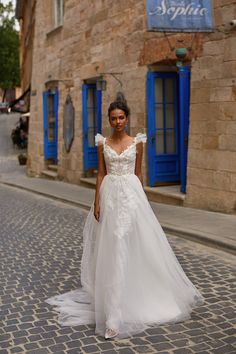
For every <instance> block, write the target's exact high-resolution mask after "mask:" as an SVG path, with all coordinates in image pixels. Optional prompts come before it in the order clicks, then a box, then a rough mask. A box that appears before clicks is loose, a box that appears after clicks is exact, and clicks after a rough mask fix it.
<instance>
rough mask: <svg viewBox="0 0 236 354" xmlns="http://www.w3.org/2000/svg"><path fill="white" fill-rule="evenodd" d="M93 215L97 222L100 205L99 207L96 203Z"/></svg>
mask: <svg viewBox="0 0 236 354" xmlns="http://www.w3.org/2000/svg"><path fill="white" fill-rule="evenodd" d="M93 215H94V217H95V219H96V220H97V221H99V218H100V205H99V203H98V202H95V203H94V211H93Z"/></svg>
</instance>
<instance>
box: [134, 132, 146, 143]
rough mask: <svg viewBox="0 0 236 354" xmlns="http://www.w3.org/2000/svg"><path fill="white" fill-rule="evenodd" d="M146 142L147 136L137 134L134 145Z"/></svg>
mask: <svg viewBox="0 0 236 354" xmlns="http://www.w3.org/2000/svg"><path fill="white" fill-rule="evenodd" d="M146 141H147V135H146V134H143V133H138V134H137V135H136V137H135V142H136V144H138V143H146Z"/></svg>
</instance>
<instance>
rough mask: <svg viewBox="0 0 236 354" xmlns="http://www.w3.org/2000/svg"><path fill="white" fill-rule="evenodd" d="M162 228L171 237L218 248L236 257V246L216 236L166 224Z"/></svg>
mask: <svg viewBox="0 0 236 354" xmlns="http://www.w3.org/2000/svg"><path fill="white" fill-rule="evenodd" d="M161 226H162V228H163V230H164V231H165V233H167V234H169V235H174V236H178V237H181V238H185V239H187V240H190V241H194V242H198V243H201V244H203V245H206V246H210V247H213V248H217V249H219V250H221V251H225V252H228V253H231V254H233V255H236V246H234V245H232V244H229V243H227V242H225V241H224V240H220V239H219V238H215V235H213V234H207V233H203V232H201V231H194V230H188V229H183V228H180V227H178V226H173V225H169V224H166V223H161Z"/></svg>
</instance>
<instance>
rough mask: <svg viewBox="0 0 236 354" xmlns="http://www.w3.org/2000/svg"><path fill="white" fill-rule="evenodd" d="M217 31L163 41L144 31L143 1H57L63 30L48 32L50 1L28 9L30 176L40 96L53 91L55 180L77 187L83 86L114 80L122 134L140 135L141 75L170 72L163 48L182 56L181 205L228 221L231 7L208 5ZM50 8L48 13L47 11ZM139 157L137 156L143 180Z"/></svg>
mask: <svg viewBox="0 0 236 354" xmlns="http://www.w3.org/2000/svg"><path fill="white" fill-rule="evenodd" d="M213 2H214V13H215V22H216V23H215V24H216V31H214V32H213V33H210V34H197V35H193V34H171V35H170V36H169V42H168V41H167V39H166V38H165V37H164V35H163V33H153V32H147V31H146V13H145V10H146V9H145V4H146V1H144V0H125V1H124V0H119V1H112V0H97V1H92V2H90V4H89V6H88V1H86V0H81V1H74V0H65V15H64V23H63V26H61V27H58V28H55V27H54V25H53V8H52V6H53V0H40V1H37V2H36V8H35V13H36V17H35V39H34V51H33V74H32V85H31V88H32V91H33V92H34V93H35V95H34V96H32V97H31V121H30V138H29V165H28V170H29V173H33V174H40V172H41V171H42V170H43V169H44V168H45V161H44V153H43V112H42V92H43V91H44V90H45V89H46V87H47V82H50V81H53V80H57V82H58V87H59V99H60V101H59V132H58V133H59V141H58V159H59V160H58V166H59V170H58V172H59V177H60V178H61V179H64V180H67V181H70V182H72V183H80V178H81V176H83V174H84V171H83V148H82V84H83V82H84V81H85V80H88V79H90V80H91V79H94V80H95V79H96V78H97V77H99V76H100V75H101V73H109V72H119V73H121V74H119V75H117V78H118V79H119V80H121V82H122V90H123V91H124V93H125V95H126V98H127V100H128V103H129V105H130V108H131V118H130V133H131V135H135V134H136V133H137V132H139V131H141V132H145V131H146V122H147V116H146V73H147V71H148V70H160V71H161V70H162V71H165V70H167V71H172V70H176V66H175V62H176V58H175V56H174V52H173V51H172V50H171V47H178V46H179V47H181V46H186V47H191V49H192V50H191V51H190V52H189V55H188V57H187V58H186V61H187V62H188V63H189V64H191V65H192V84H191V85H192V87H191V112H190V135H189V154H188V179H187V196H186V205H188V206H191V207H200V208H205V209H210V210H219V211H226V212H233V211H234V210H235V200H236V158H235V149H236V143H235V141H236V139H235V138H236V136H235V135H236V127H235V125H236V122H235V120H236V114H235V112H236V86H235V85H236V84H235V80H236V77H235V76H236V61H235V57H236V49H235V48H236V46H235V33H236V31H235V29H232V28H230V25H229V22H230V21H231V20H232V18H233V17H234V18H235V17H236V15H235V1H233V0H227V1H224V0H221V1H218V0H215V1H213ZM50 4H51V7H50V6H49V5H50ZM103 78H104V79H105V80H106V81H107V90H106V91H104V92H103V99H102V104H103V106H102V114H103V122H102V125H103V133H104V135H107V134H109V132H110V130H109V123H108V119H107V107H108V105H109V103H110V102H111V101H112V100H113V99H114V97H115V94H116V92H117V91H119V90H120V89H121V87H120V84H119V82H118V81H117V80H116V79H115V78H114V77H113V76H111V75H109V74H103ZM69 92H70V94H71V96H72V99H73V104H74V107H75V137H74V141H73V145H72V147H71V151H70V152H69V153H66V151H65V149H64V142H63V106H64V103H65V100H66V96H67V94H68V93H69ZM146 172H147V154H146V153H145V154H144V176H145V181H147V179H146Z"/></svg>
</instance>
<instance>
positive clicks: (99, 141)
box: [95, 133, 105, 146]
mask: <svg viewBox="0 0 236 354" xmlns="http://www.w3.org/2000/svg"><path fill="white" fill-rule="evenodd" d="M104 142H105V138H104V136H103V135H102V134H99V133H97V134H96V135H95V145H96V146H98V145H103V144H104Z"/></svg>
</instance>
